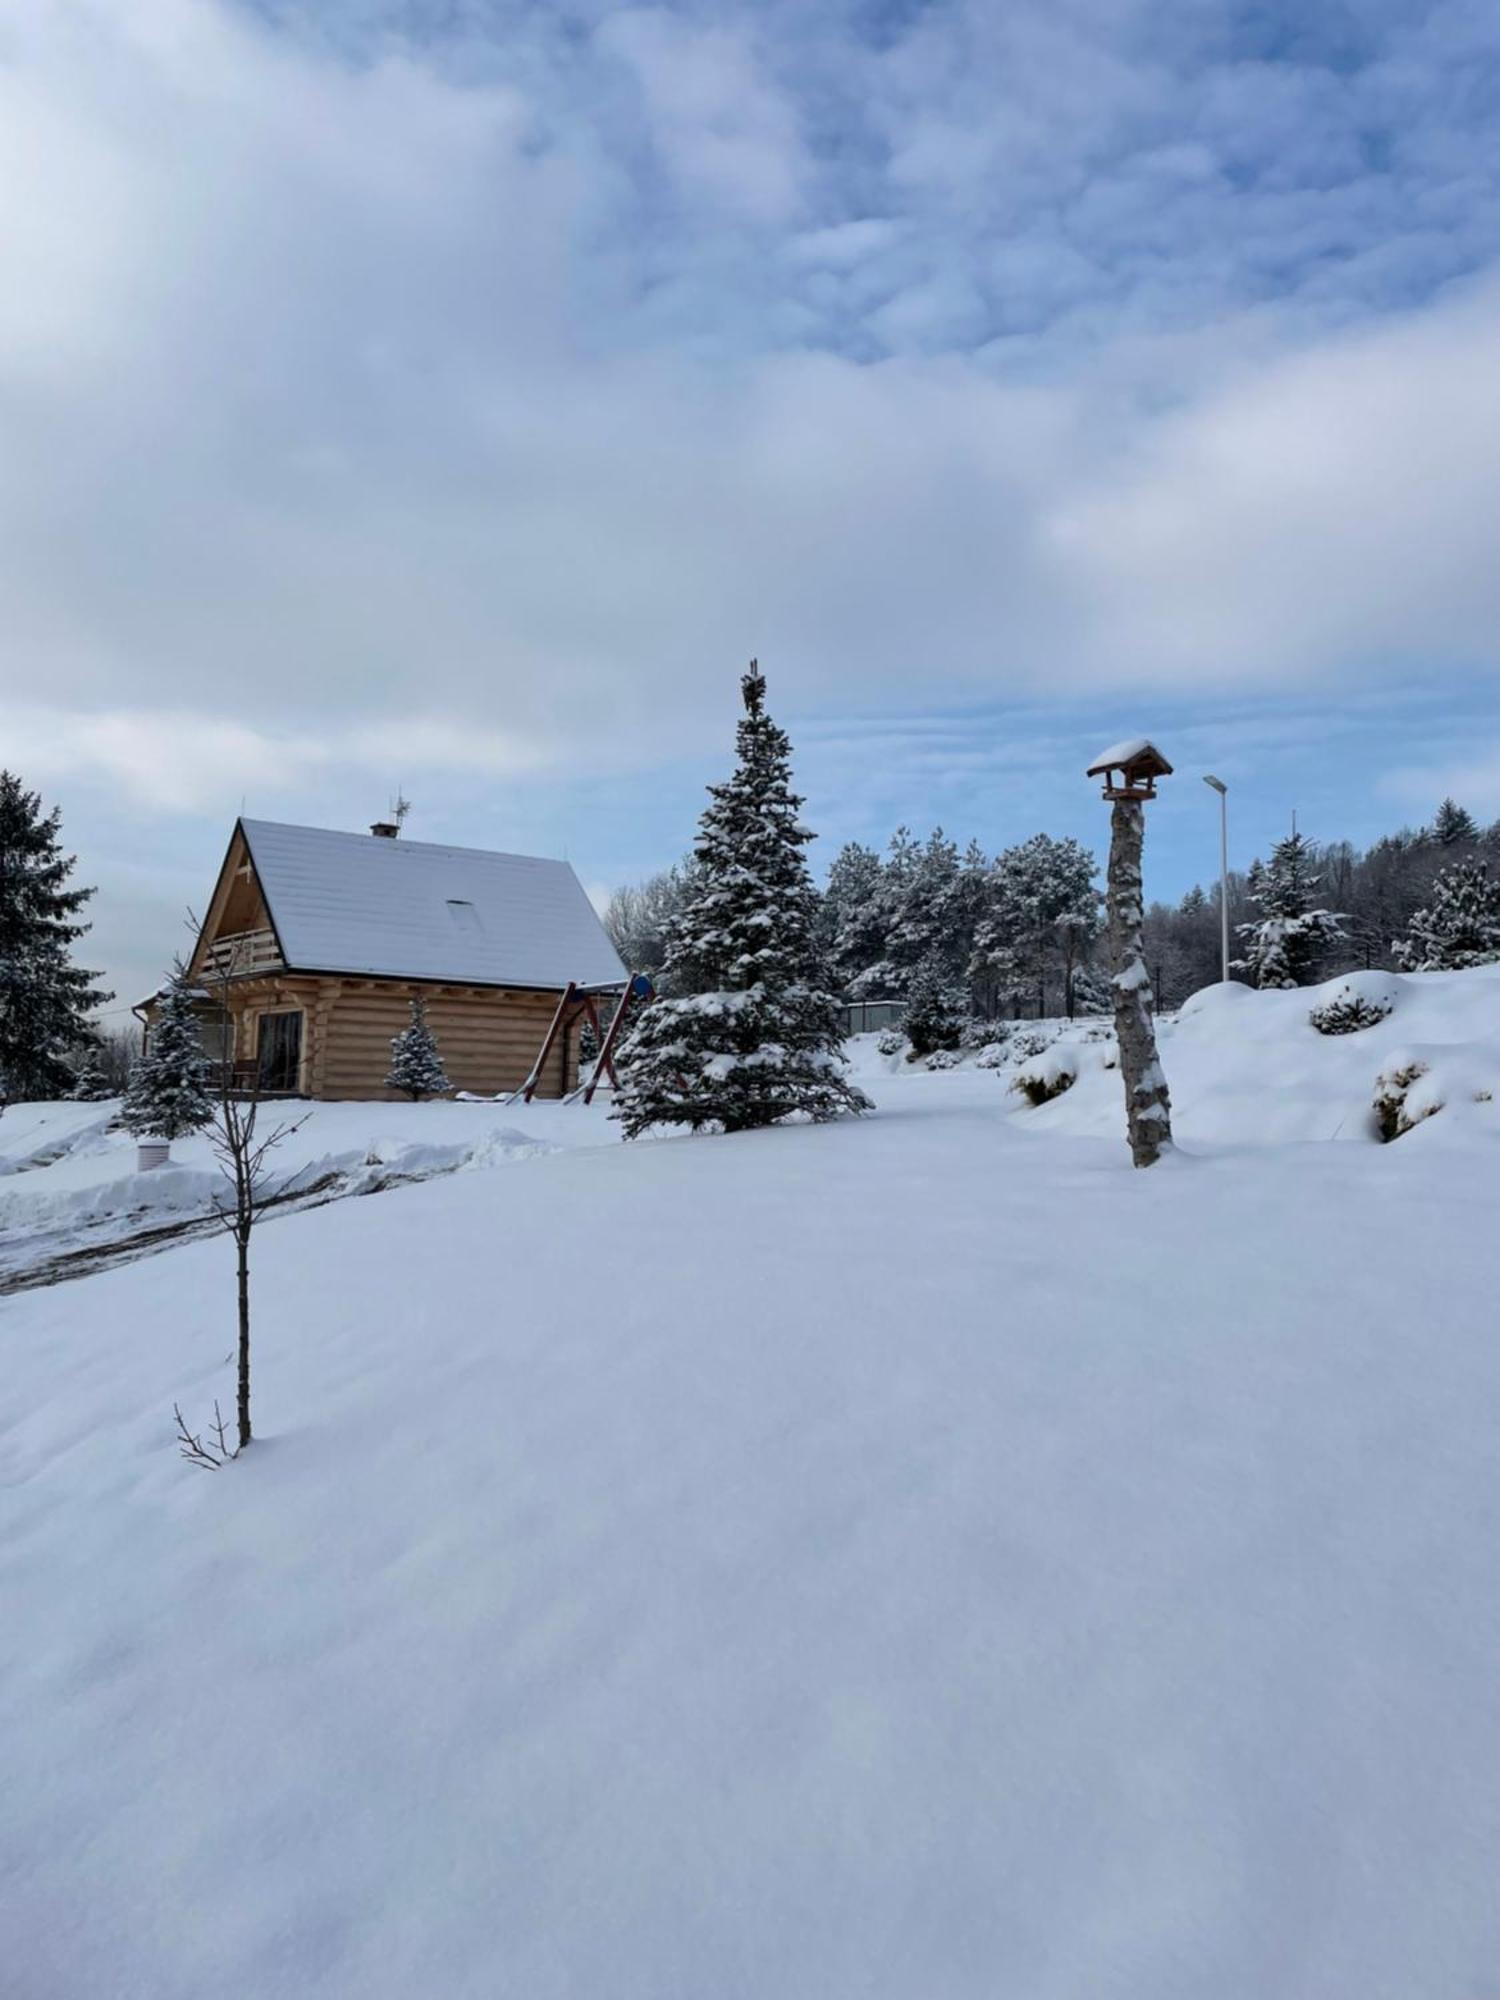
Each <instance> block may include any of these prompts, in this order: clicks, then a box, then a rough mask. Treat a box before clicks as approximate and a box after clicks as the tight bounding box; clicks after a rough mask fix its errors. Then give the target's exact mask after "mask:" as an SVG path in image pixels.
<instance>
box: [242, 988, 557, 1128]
mask: <svg viewBox="0 0 1500 2000" xmlns="http://www.w3.org/2000/svg"><path fill="white" fill-rule="evenodd" d="M417 994H420V995H421V996H422V998H423V999H424V1000H425V1001H426V1002H427V1021H428V1025H429V1026H430V1027H431V1029H432V1031H433V1033H434V1034H435V1035H436V1037H437V1043H438V1051H439V1053H440V1054H441V1056H442V1059H443V1067H444V1069H446V1071H447V1073H448V1077H449V1080H450V1082H451V1083H452V1085H453V1087H454V1089H455V1090H472V1091H474V1092H475V1093H476V1094H478V1095H483V1096H493V1095H495V1094H497V1093H498V1092H500V1091H505V1090H515V1089H517V1088H518V1087H519V1086H520V1085H521V1084H523V1083H524V1082H525V1081H526V1078H527V1077H528V1076H529V1075H530V1074H531V1065H532V1064H533V1063H534V1062H535V1061H536V1058H537V1052H538V1051H539V1050H540V1048H541V1046H542V1041H543V1038H544V1036H545V1035H546V1033H547V1027H548V1024H549V1023H550V1021H551V1019H552V1016H553V1013H554V1012H555V1010H556V1007H557V1002H558V997H559V996H558V995H557V994H555V993H541V992H520V991H507V990H502V989H496V988H493V987H465V986H449V985H425V984H420V983H418V982H415V981H411V980H395V979H354V978H336V977H332V976H329V977H326V978H323V977H319V976H317V975H316V974H310V973H276V974H272V975H269V976H267V977H265V978H261V979H246V980H236V981H234V982H233V983H232V984H231V986H230V989H229V1002H230V1008H231V1012H232V1014H233V1016H234V1025H235V1036H234V1054H235V1056H236V1058H237V1059H239V1060H241V1061H249V1060H251V1059H253V1057H254V1055H255V1052H256V1047H257V1040H258V1035H259V1019H260V1016H261V1015H262V1014H268V1013H280V1012H284V1011H287V1010H290V1009H297V1010H300V1012H301V1014H302V1017H303V1020H302V1072H301V1079H300V1085H301V1092H302V1094H303V1095H304V1096H308V1097H317V1098H373V1099H377V1100H383V1101H394V1100H397V1099H398V1098H399V1096H400V1093H399V1092H397V1091H393V1090H387V1088H386V1086H385V1078H386V1072H387V1071H388V1070H389V1069H390V1066H391V1038H392V1037H393V1036H394V1035H397V1034H399V1033H400V1031H401V1030H402V1029H403V1028H404V1027H405V1026H406V1025H407V1023H408V1021H409V1020H410V1019H411V1003H412V999H413V998H414V996H416V995H417ZM577 1081H578V1023H577V1022H576V1021H575V1022H574V1024H573V1025H572V1027H571V1028H570V1030H569V1033H568V1036H567V1041H566V1046H564V1045H563V1044H562V1043H559V1044H558V1045H556V1046H555V1047H554V1048H553V1050H552V1052H551V1054H550V1055H549V1056H548V1058H547V1068H546V1072H545V1074H544V1075H543V1077H542V1080H541V1083H540V1085H539V1087H538V1090H537V1095H538V1096H539V1097H560V1096H562V1095H563V1093H564V1092H565V1091H568V1090H571V1089H572V1088H573V1087H574V1085H575V1084H576V1083H577Z"/></svg>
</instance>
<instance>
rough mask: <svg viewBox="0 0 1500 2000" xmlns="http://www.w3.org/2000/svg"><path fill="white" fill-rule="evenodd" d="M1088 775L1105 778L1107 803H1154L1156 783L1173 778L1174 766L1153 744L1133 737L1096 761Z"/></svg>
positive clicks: (1105, 752)
mask: <svg viewBox="0 0 1500 2000" xmlns="http://www.w3.org/2000/svg"><path fill="white" fill-rule="evenodd" d="M1085 775H1086V776H1088V777H1090V778H1103V780H1104V796H1105V798H1107V799H1154V798H1155V797H1156V780H1157V779H1158V778H1170V777H1171V775H1172V766H1171V765H1170V764H1169V763H1168V762H1167V760H1166V758H1165V757H1163V755H1162V754H1161V752H1160V750H1158V749H1157V747H1156V745H1155V744H1154V743H1152V742H1150V741H1149V740H1148V739H1147V738H1146V737H1144V736H1133V737H1131V738H1130V740H1129V741H1128V742H1126V743H1116V744H1115V745H1114V746H1113V747H1112V748H1111V749H1108V750H1106V751H1104V752H1103V753H1102V755H1100V756H1098V757H1096V758H1095V759H1094V761H1093V763H1092V764H1090V765H1089V768H1088V771H1087V772H1086V774H1085Z"/></svg>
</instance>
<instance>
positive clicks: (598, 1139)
mask: <svg viewBox="0 0 1500 2000" xmlns="http://www.w3.org/2000/svg"><path fill="white" fill-rule="evenodd" d="M118 1110H119V1105H118V1103H104V1104H17V1105H12V1106H11V1107H10V1109H9V1110H7V1111H6V1113H5V1114H4V1116H3V1117H0V1289H3V1288H4V1287H5V1286H6V1285H7V1284H11V1285H14V1284H16V1283H21V1282H30V1281H31V1280H33V1279H34V1278H35V1277H36V1276H38V1275H46V1276H51V1275H54V1274H57V1273H60V1272H66V1271H67V1270H68V1269H70V1268H84V1267H85V1264H86V1262H87V1260H91V1259H93V1258H96V1257H98V1256H100V1255H101V1254H107V1253H108V1252H109V1251H111V1250H112V1249H113V1248H116V1247H118V1248H122V1249H126V1250H129V1249H132V1248H152V1247H157V1246H159V1245H161V1244H162V1243H165V1242H171V1241H172V1240H173V1236H172V1232H173V1230H174V1228H191V1227H192V1226H193V1225H194V1224H195V1222H197V1221H198V1220H200V1219H201V1218H203V1217H204V1216H206V1215H208V1214H210V1212H211V1210H212V1207H213V1204H214V1202H215V1201H216V1200H218V1199H222V1195H223V1189H224V1182H223V1178H222V1176H221V1174H220V1172H219V1169H218V1167H217V1165H216V1163H215V1161H214V1157H213V1153H212V1151H211V1149H210V1146H209V1142H208V1139H207V1137H206V1136H204V1135H203V1134H201V1133H199V1134H196V1135H195V1136H194V1137H192V1138H189V1139H179V1140H177V1141H176V1142H175V1143H174V1145H173V1147H172V1158H171V1162H170V1164H169V1165H167V1166H166V1167H155V1168H152V1169H151V1170H150V1171H149V1172H147V1173H138V1172H137V1171H136V1145H135V1141H134V1140H133V1139H132V1138H131V1137H130V1135H129V1133H128V1132H126V1131H124V1130H123V1129H121V1128H119V1127H118V1126H117V1125H115V1115H116V1113H117V1112H118ZM260 1116H261V1118H262V1120H263V1121H265V1123H264V1127H263V1129H266V1128H269V1127H270V1126H271V1125H274V1124H276V1123H278V1122H281V1121H282V1120H287V1121H291V1122H295V1123H297V1125H298V1129H297V1130H296V1131H295V1132H293V1133H291V1134H290V1135H289V1136H288V1138H287V1139H286V1140H285V1141H284V1142H283V1144H281V1145H280V1146H279V1147H278V1148H277V1149H276V1151H275V1153H274V1154H273V1155H272V1156H271V1157H270V1160H269V1161H268V1165H267V1185H268V1186H270V1187H273V1188H276V1189H279V1190H281V1191H283V1192H284V1193H286V1194H287V1195H288V1196H289V1197H292V1198H296V1197H298V1196H305V1197H306V1198H307V1199H309V1200H315V1201H327V1200H333V1199H338V1198H341V1197H342V1196H345V1195H352V1194H368V1193H372V1192H375V1191H377V1190H380V1189H383V1188H389V1187H393V1186H397V1185H400V1184H403V1183H405V1182H407V1181H411V1180H424V1179H428V1178H430V1177H431V1176H433V1175H435V1174H447V1173H454V1172H456V1171H459V1170H460V1169H464V1168H469V1167H489V1166H496V1165H499V1164H500V1163H502V1162H504V1161H509V1160H521V1159H529V1158H532V1157H535V1156H536V1155H538V1154H542V1153H549V1152H555V1151H558V1150H561V1149H570V1148H573V1147H576V1146H600V1145H614V1144H618V1142H619V1134H618V1131H617V1130H616V1128H615V1127H614V1126H613V1125H611V1123H610V1122H609V1118H608V1111H607V1106H606V1105H605V1104H604V1103H603V1101H602V1100H600V1099H596V1100H595V1102H594V1103H593V1104H592V1105H590V1106H584V1105H582V1104H572V1105H565V1104H558V1103H555V1102H543V1101H537V1102H535V1103H532V1104H519V1103H517V1104H510V1105H501V1104H486V1103H482V1102H481V1103H475V1102H463V1103H454V1102H442V1103H430V1104H304V1103H268V1104H266V1105H265V1106H264V1107H263V1108H262V1110H261V1113H260ZM112 1125H114V1126H115V1129H111V1127H112Z"/></svg>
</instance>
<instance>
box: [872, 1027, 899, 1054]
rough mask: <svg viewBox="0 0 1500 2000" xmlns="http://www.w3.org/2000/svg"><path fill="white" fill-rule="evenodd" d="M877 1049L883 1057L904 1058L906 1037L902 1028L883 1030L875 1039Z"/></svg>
mask: <svg viewBox="0 0 1500 2000" xmlns="http://www.w3.org/2000/svg"><path fill="white" fill-rule="evenodd" d="M875 1047H876V1049H877V1050H878V1051H879V1052H880V1054H881V1055H883V1056H904V1055H905V1054H906V1035H905V1033H904V1031H903V1030H902V1029H900V1028H882V1029H881V1031H880V1033H879V1034H878V1035H877V1036H876V1038H875Z"/></svg>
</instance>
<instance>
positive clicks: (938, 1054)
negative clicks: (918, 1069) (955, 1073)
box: [926, 1049, 963, 1069]
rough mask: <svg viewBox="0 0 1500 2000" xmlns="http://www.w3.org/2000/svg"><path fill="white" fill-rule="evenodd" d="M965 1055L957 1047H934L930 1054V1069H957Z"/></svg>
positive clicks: (927, 1063) (928, 1064)
mask: <svg viewBox="0 0 1500 2000" xmlns="http://www.w3.org/2000/svg"><path fill="white" fill-rule="evenodd" d="M962 1061H963V1057H962V1056H961V1055H960V1054H959V1052H958V1050H957V1049H934V1050H933V1051H932V1053H931V1055H929V1056H928V1058H927V1062H926V1067H927V1068H928V1069H957V1068H958V1066H959V1064H960V1063H961V1062H962Z"/></svg>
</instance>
